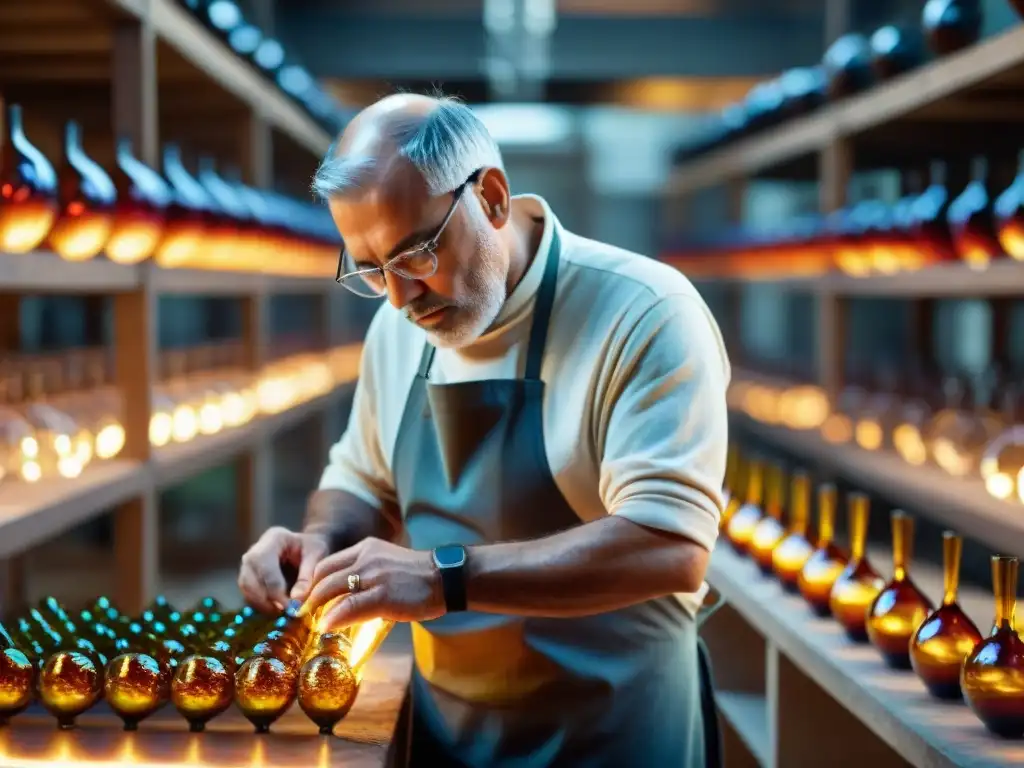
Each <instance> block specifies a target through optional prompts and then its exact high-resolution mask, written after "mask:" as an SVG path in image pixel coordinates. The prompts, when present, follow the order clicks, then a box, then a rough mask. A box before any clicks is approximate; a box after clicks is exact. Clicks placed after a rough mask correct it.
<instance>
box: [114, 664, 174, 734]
mask: <svg viewBox="0 0 1024 768" xmlns="http://www.w3.org/2000/svg"><path fill="white" fill-rule="evenodd" d="M103 692H104V696H105V698H106V700H107V703H108V704H109V705H110V708H111V709H112V710H114V712H115V713H116V714H117V716H118V717H120V718H121V720H122V721H123V722H124V729H125V730H126V731H134V730H137V729H138V727H139V723H140V722H142V721H143V720H145V719H146V718H147V717H149V716H150V715H152V714H153V713H154V712H156V711H157V710H158V709H160V707H162V706H163V705H164V704H165V703H166V702H167V698H168V695H169V689H168V677H167V671H166V669H165V668H164V667H162V666H161V665H160V662H159V661H157V660H156V659H154V658H153V657H152V656H149V655H147V654H144V653H125V654H122V655H120V656H118V657H116V658H114V659H112V660H111V661H110V663H109V664H107V667H106V670H105V671H104V675H103Z"/></svg>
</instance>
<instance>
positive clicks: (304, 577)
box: [291, 537, 327, 600]
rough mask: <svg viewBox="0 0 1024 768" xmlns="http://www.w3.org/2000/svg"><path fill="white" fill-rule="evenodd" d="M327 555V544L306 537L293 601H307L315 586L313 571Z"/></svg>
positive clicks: (293, 588) (293, 589)
mask: <svg viewBox="0 0 1024 768" xmlns="http://www.w3.org/2000/svg"><path fill="white" fill-rule="evenodd" d="M326 554H327V544H326V543H323V544H321V543H319V541H317V540H316V539H313V538H311V537H306V538H305V541H304V543H303V545H302V559H301V560H300V561H299V577H298V578H297V579H296V580H295V586H293V587H292V593H291V598H292V600H305V599H306V596H307V595H308V594H309V588H310V587H311V586H312V585H313V571H314V570H315V569H316V567H317V565H318V564H319V563H320V562H321V561H323V559H324V556H325V555H326Z"/></svg>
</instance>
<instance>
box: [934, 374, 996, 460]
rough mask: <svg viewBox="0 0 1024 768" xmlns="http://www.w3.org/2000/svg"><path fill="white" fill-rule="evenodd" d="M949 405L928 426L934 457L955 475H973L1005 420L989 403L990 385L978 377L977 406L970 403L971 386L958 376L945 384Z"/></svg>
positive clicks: (973, 398) (974, 398)
mask: <svg viewBox="0 0 1024 768" xmlns="http://www.w3.org/2000/svg"><path fill="white" fill-rule="evenodd" d="M944 390H945V394H946V407H945V408H943V409H942V410H941V411H939V413H937V414H936V415H935V418H933V419H932V421H931V423H930V424H929V426H928V431H927V443H928V451H929V454H930V456H931V458H932V460H933V461H934V462H935V463H936V464H937V465H938V466H939V467H941V468H942V469H943V470H945V471H946V472H947V473H949V474H950V475H952V476H954V477H969V476H971V475H974V474H976V473H977V472H978V471H979V466H980V463H981V457H982V454H983V452H984V450H985V446H986V445H988V444H989V443H990V442H991V441H992V440H993V439H994V438H995V437H996V436H997V435H998V434H999V432H1000V431H1001V428H1002V426H1003V425H1002V421H1001V419H1000V418H999V416H998V414H997V413H995V412H994V411H992V410H991V409H990V408H989V407H988V403H987V401H988V398H989V388H988V386H987V385H986V384H985V382H984V381H982V380H977V379H976V380H975V382H974V387H973V388H972V393H971V394H972V395H973V397H972V400H973V403H974V407H973V408H969V407H968V405H967V401H968V398H967V395H968V392H967V389H966V387H964V386H963V385H962V384H961V383H960V382H959V381H958V380H956V379H948V380H947V382H946V384H945V386H944Z"/></svg>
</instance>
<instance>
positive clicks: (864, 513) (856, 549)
mask: <svg viewBox="0 0 1024 768" xmlns="http://www.w3.org/2000/svg"><path fill="white" fill-rule="evenodd" d="M848 503H849V516H850V521H849V525H850V561H849V562H848V563H847V564H846V567H845V568H843V572H842V573H841V574H839V578H838V579H836V583H835V584H834V585H833V586H832V592H831V594H830V595H829V606H830V607H831V609H832V615H833V616H835V617H836V621H838V622H839V623H840V624H841V625H842V627H843V629H844V630H846V634H847V635H848V636H849V638H850V639H851V640H854V641H855V642H859V643H863V642H866V641H867V639H868V633H867V614H868V607H869V606H870V605H871V603H872V601H874V599H875V598H876V597H877V596H878V593H879V592H881V591H882V587H883V586H884V585H885V582H884V581H882V577H881V576H879V575H878V572H877V571H875V569H874V568H873V567H872V566H871V563H870V562H869V561H868V558H867V555H866V553H865V551H864V545H865V540H866V539H867V535H868V517H869V515H870V506H869V505H870V502H869V500H868V497H867V496H865V495H864V494H862V493H853V494H850V497H849V502H848Z"/></svg>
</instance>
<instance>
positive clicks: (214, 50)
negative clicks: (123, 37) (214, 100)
mask: <svg viewBox="0 0 1024 768" xmlns="http://www.w3.org/2000/svg"><path fill="white" fill-rule="evenodd" d="M107 2H109V3H110V4H111V5H113V6H115V7H116V8H119V9H120V10H122V11H124V12H126V13H128V14H129V15H131V16H133V17H135V18H136V19H139V20H140V21H142V22H144V23H145V22H147V21H148V22H149V23H151V24H152V26H153V30H154V32H155V34H156V36H157V37H158V38H159V39H160V40H163V41H164V42H166V43H167V44H169V45H170V46H171V47H172V48H174V49H175V50H176V51H177V52H178V53H179V54H180V55H181V56H182V57H183V58H185V59H186V60H187V61H188V62H190V63H191V64H192V65H194V66H195V67H196V68H197V69H199V70H201V71H202V72H204V73H205V74H206V75H207V76H208V77H209V78H210V79H211V80H213V81H215V82H216V83H218V84H219V85H220V86H221V87H222V88H224V90H226V91H228V92H229V93H231V94H232V95H234V96H235V97H237V98H238V99H239V100H241V101H242V102H244V103H245V104H247V105H248V106H249V107H250V108H251V109H252V110H253V112H255V113H257V114H259V115H260V116H262V117H263V118H265V119H266V120H267V121H268V122H269V123H270V125H271V126H273V127H274V128H276V129H277V130H279V131H281V132H282V133H284V134H286V135H288V136H290V137H291V138H292V139H293V140H294V141H295V142H296V143H298V144H299V145H300V146H302V147H304V148H305V149H307V150H309V151H310V152H312V153H313V154H315V155H322V154H323V153H324V152H326V151H327V147H328V146H329V145H330V142H331V137H330V136H329V135H328V134H327V132H326V131H325V130H323V129H322V128H320V127H319V126H318V125H317V124H316V123H315V122H314V121H313V119H312V118H310V117H309V115H308V114H306V112H305V111H304V110H303V109H301V108H300V107H299V106H298V105H296V104H295V103H294V102H292V101H291V100H290V99H289V98H288V97H287V96H285V95H284V94H283V93H282V92H281V91H280V90H279V89H278V88H277V87H276V86H275V85H273V84H272V83H271V82H270V81H268V80H267V79H265V78H264V77H262V76H261V75H260V74H258V73H257V72H256V71H255V70H254V69H252V68H251V67H250V66H249V65H247V64H246V63H245V62H244V61H243V60H242V59H241V58H239V57H238V56H237V55H236V54H235V53H234V52H233V51H231V50H230V49H229V48H228V47H227V46H226V45H224V44H223V43H222V42H221V41H220V40H218V39H217V38H216V37H215V36H214V35H213V34H212V33H211V32H210V31H209V30H208V29H207V28H206V27H204V26H203V25H202V24H201V23H199V21H197V20H196V19H195V18H194V17H193V16H192V15H191V14H189V12H188V11H186V10H185V9H184V8H182V7H180V6H179V5H178V4H177V3H176V2H174V0H107Z"/></svg>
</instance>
